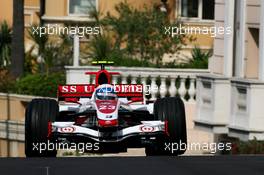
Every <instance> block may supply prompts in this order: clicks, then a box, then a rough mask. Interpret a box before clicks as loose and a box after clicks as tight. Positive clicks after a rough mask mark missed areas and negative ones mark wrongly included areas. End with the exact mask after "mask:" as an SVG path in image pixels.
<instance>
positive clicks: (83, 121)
mask: <svg viewBox="0 0 264 175" xmlns="http://www.w3.org/2000/svg"><path fill="white" fill-rule="evenodd" d="M96 64H97V65H98V64H100V65H101V70H99V71H98V72H86V74H88V75H95V77H96V79H95V80H96V81H95V84H72V85H60V86H59V87H58V100H57V101H56V100H54V99H33V100H32V101H31V102H30V103H29V105H28V106H27V109H26V119H25V154H26V156H27V157H50V156H51V157H54V156H56V154H57V149H58V147H57V145H63V146H68V145H69V144H72V143H74V144H80V143H92V145H90V146H88V148H87V147H86V151H87V152H96V153H97V152H99V153H118V152H126V151H127V148H145V152H146V155H180V154H183V153H184V152H185V149H186V147H185V148H184V149H174V150H173V151H171V150H170V149H166V146H168V145H170V144H172V143H173V145H174V144H175V143H176V144H178V145H179V144H187V136H186V122H185V108H184V103H183V101H182V100H181V99H180V98H179V97H167V98H161V99H158V100H156V101H155V102H153V101H148V100H147V99H146V98H145V96H144V95H143V94H144V87H143V85H141V84H111V77H112V75H119V73H117V72H109V71H107V70H105V68H104V67H105V65H106V64H110V62H102V61H101V62H100V61H98V62H96ZM44 144H46V145H44ZM51 144H53V145H52V146H51ZM54 145H56V146H54ZM92 146H94V147H93V149H91V147H92ZM59 148H61V147H59ZM178 148H179V147H178Z"/></svg>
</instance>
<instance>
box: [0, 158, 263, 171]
mask: <svg viewBox="0 0 264 175" xmlns="http://www.w3.org/2000/svg"><path fill="white" fill-rule="evenodd" d="M75 174H76V175H90V174H91V175H92V174H96V175H99V174H103V175H112V174H113V175H119V174H120V175H130V174H131V175H141V174H143V175H155V174H158V175H167V174H173V175H175V174H180V175H185V174H186V175H205V174H210V175H229V174H230V175H236V174H239V175H244V174H246V175H258V174H261V175H263V174H264V157H261V156H259V157H255V156H247V157H244V156H208V157H206V156H201V157H191V156H183V157H89V158H83V157H82V158H50V159H47V158H39V159H35V158H33V159H26V158H2V159H0V175H75Z"/></svg>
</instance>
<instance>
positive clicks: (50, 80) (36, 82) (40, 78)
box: [16, 73, 65, 97]
mask: <svg viewBox="0 0 264 175" xmlns="http://www.w3.org/2000/svg"><path fill="white" fill-rule="evenodd" d="M59 84H65V75H64V74H62V73H54V74H50V75H41V74H35V75H27V76H26V77H24V78H22V79H20V80H18V82H17V83H16V93H19V94H27V95H36V96H43V97H56V96H57V87H58V85H59Z"/></svg>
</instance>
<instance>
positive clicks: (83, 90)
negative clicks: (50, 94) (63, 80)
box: [58, 84, 143, 101]
mask: <svg viewBox="0 0 264 175" xmlns="http://www.w3.org/2000/svg"><path fill="white" fill-rule="evenodd" d="M95 88H96V86H95V85H94V84H78V85H76V84H74V85H73V84H72V85H59V87H58V99H59V101H65V98H91V97H92V95H93V92H94V91H95ZM113 88H114V91H115V92H116V94H117V96H118V97H119V98H128V99H129V98H132V97H142V98H143V85H142V84H116V85H113Z"/></svg>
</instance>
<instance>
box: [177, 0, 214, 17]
mask: <svg viewBox="0 0 264 175" xmlns="http://www.w3.org/2000/svg"><path fill="white" fill-rule="evenodd" d="M180 7H181V16H182V17H186V18H197V19H202V20H213V19H214V0H181V6H180Z"/></svg>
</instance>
